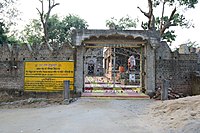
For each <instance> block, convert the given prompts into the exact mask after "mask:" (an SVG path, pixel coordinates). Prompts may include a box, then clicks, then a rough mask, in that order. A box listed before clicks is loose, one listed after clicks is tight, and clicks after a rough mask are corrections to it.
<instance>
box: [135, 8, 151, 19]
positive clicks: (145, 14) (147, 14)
mask: <svg viewBox="0 0 200 133" xmlns="http://www.w3.org/2000/svg"><path fill="white" fill-rule="evenodd" d="M137 8H138V9H139V10H140V12H142V13H143V14H144V16H146V17H147V18H150V16H149V13H146V12H144V11H143V10H142V9H141V8H140V7H137Z"/></svg>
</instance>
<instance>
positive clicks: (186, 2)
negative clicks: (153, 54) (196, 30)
mask: <svg viewBox="0 0 200 133" xmlns="http://www.w3.org/2000/svg"><path fill="white" fill-rule="evenodd" d="M197 3H198V0H148V8H149V11H148V12H144V11H143V10H142V9H141V8H140V7H138V8H139V10H140V11H141V12H142V13H143V14H144V15H145V16H146V17H147V18H148V22H147V23H142V28H143V29H149V30H159V31H160V35H161V37H162V39H163V40H166V41H167V42H170V43H171V42H172V41H175V38H176V35H175V31H174V30H170V29H169V28H170V27H172V26H181V27H185V28H190V27H194V25H193V24H191V23H190V21H189V20H187V19H186V18H185V17H184V15H183V14H181V13H180V12H179V11H178V9H182V8H184V10H187V9H190V8H195V5H196V4H197ZM158 6H162V12H161V16H160V17H155V15H154V12H153V10H154V9H155V8H158ZM167 7H169V8H173V10H172V11H171V14H170V15H168V16H167V15H165V11H166V8H167Z"/></svg>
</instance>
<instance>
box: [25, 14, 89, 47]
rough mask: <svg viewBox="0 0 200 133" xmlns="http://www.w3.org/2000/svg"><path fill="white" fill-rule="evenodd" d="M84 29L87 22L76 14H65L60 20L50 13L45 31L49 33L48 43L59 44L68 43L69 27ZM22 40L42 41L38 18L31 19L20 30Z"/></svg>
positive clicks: (30, 41) (36, 42)
mask: <svg viewBox="0 0 200 133" xmlns="http://www.w3.org/2000/svg"><path fill="white" fill-rule="evenodd" d="M72 27H73V28H75V29H86V28H87V27H88V24H87V22H86V21H85V20H84V19H81V18H80V17H79V16H77V15H71V14H69V15H67V16H66V17H64V18H63V19H62V20H61V19H60V18H59V17H58V15H52V16H51V17H50V18H49V20H48V22H47V32H48V35H49V43H50V44H51V45H61V44H63V43H66V42H67V43H69V38H70V34H69V32H70V29H71V28H72ZM22 34H23V36H22V38H21V40H22V41H23V42H26V43H29V44H40V43H41V42H42V41H43V32H42V25H41V22H40V20H36V19H34V20H32V21H31V23H30V24H28V25H26V26H25V29H24V30H23V31H22Z"/></svg>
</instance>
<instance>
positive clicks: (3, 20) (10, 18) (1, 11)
mask: <svg viewBox="0 0 200 133" xmlns="http://www.w3.org/2000/svg"><path fill="white" fill-rule="evenodd" d="M16 3H17V0H3V1H0V43H1V44H2V43H6V42H10V43H12V42H13V41H14V40H16V39H14V37H13V35H14V31H13V32H11V31H9V29H10V28H11V27H13V26H15V25H16V22H15V20H16V19H17V16H18V15H19V11H18V9H17V7H16ZM8 33H9V34H10V35H8ZM14 42H16V41H14Z"/></svg>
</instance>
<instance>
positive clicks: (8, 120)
mask: <svg viewBox="0 0 200 133" xmlns="http://www.w3.org/2000/svg"><path fill="white" fill-rule="evenodd" d="M152 102H153V101H151V100H94V99H79V100H78V101H76V102H74V103H72V104H70V105H56V106H51V107H45V108H26V109H0V133H156V132H159V131H160V130H159V129H158V128H157V129H156V128H155V125H150V124H148V123H147V121H145V120H144V119H145V118H144V117H143V116H145V115H146V114H145V112H146V111H145V108H147V107H148V106H149V104H150V103H152ZM147 119H148V118H147Z"/></svg>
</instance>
